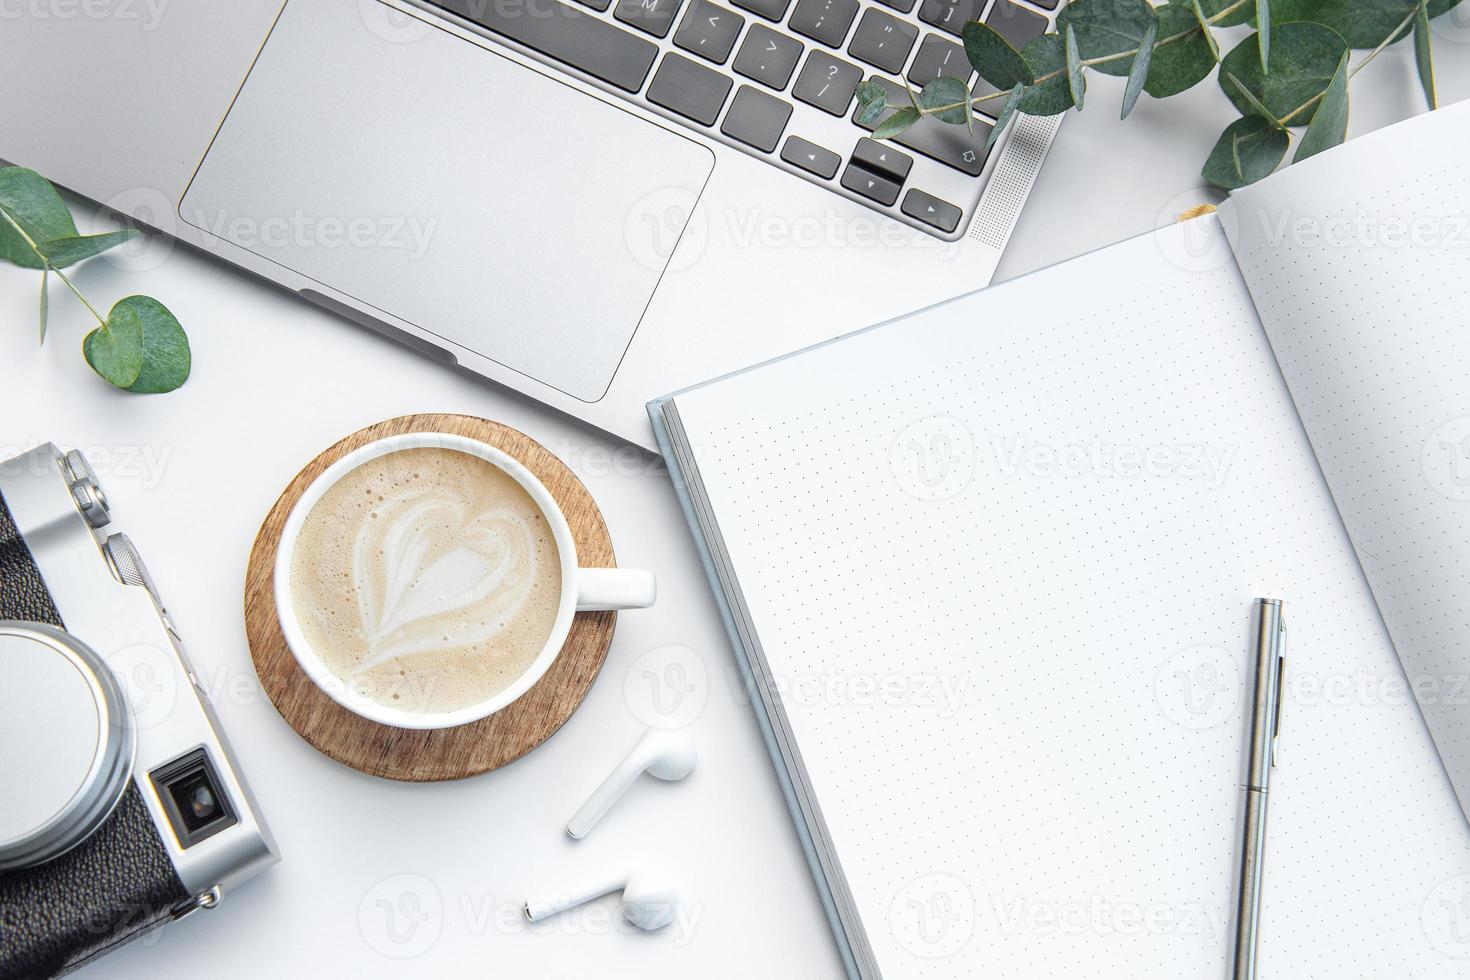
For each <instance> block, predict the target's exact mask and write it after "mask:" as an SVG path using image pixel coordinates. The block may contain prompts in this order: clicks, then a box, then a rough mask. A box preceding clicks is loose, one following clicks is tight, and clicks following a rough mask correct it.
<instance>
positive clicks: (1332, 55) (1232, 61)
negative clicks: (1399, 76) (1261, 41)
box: [1220, 23, 1347, 126]
mask: <svg viewBox="0 0 1470 980" xmlns="http://www.w3.org/2000/svg"><path fill="white" fill-rule="evenodd" d="M1273 34H1274V37H1273V38H1272V41H1271V62H1270V64H1269V65H1268V66H1267V69H1266V71H1265V72H1264V73H1262V71H1261V59H1260V47H1259V46H1258V43H1257V42H1256V40H1255V38H1246V39H1245V40H1244V41H1242V42H1240V44H1238V45H1236V47H1235V49H1234V50H1233V51H1231V52H1230V53H1229V54H1227V55H1226V56H1225V60H1224V61H1222V62H1221V63H1220V87H1221V88H1222V89H1224V91H1225V94H1226V95H1228V96H1229V97H1230V101H1231V102H1234V103H1235V107H1236V108H1237V109H1239V110H1240V113H1241V115H1245V116H1249V115H1251V114H1252V113H1254V112H1256V111H1257V109H1256V103H1260V104H1261V105H1263V106H1265V108H1266V111H1267V112H1268V113H1270V114H1271V117H1272V118H1274V119H1280V120H1283V121H1285V122H1286V123H1288V124H1291V125H1297V126H1300V125H1301V124H1302V120H1301V119H1300V118H1296V119H1287V118H1286V117H1287V116H1288V115H1289V114H1290V113H1292V112H1294V111H1295V110H1296V109H1297V108H1298V107H1300V106H1302V105H1304V104H1306V103H1307V102H1310V101H1311V100H1312V99H1314V98H1316V97H1317V96H1318V95H1320V94H1321V93H1322V91H1323V90H1324V89H1326V88H1327V84H1328V83H1329V82H1331V81H1332V76H1333V75H1334V74H1335V73H1336V72H1337V63H1338V62H1339V61H1340V60H1341V59H1342V55H1343V52H1345V51H1346V50H1347V44H1346V43H1345V42H1344V41H1343V39H1342V38H1341V37H1339V36H1338V34H1337V32H1335V31H1333V30H1332V29H1331V28H1327V27H1323V26H1322V25H1321V24H1282V23H1278V24H1277V25H1276V29H1275V31H1274V32H1273ZM1231 75H1234V76H1235V78H1236V79H1237V80H1238V81H1239V82H1240V83H1241V84H1242V85H1243V86H1244V88H1245V89H1246V90H1247V91H1249V92H1250V97H1247V96H1246V95H1245V94H1244V93H1242V91H1241V90H1240V89H1239V88H1237V87H1236V86H1235V85H1234V84H1233V83H1232V82H1231V81H1230V77H1229V76H1231Z"/></svg>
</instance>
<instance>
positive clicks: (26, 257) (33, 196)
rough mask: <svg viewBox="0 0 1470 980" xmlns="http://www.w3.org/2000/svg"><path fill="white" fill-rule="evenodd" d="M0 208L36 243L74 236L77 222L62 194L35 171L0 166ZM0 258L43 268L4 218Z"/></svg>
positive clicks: (0, 235)
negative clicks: (72, 216) (63, 200)
mask: <svg viewBox="0 0 1470 980" xmlns="http://www.w3.org/2000/svg"><path fill="white" fill-rule="evenodd" d="M0 210H3V211H4V212H5V214H6V215H7V216H8V217H9V218H10V219H11V221H14V222H15V223H16V224H18V225H20V226H21V228H23V229H25V233H26V234H27V235H29V236H30V237H31V239H32V241H35V242H37V243H41V242H49V241H53V240H55V239H58V238H75V237H76V234H77V226H76V223H75V222H74V221H72V220H71V212H70V211H68V210H67V209H66V205H65V204H64V203H62V200H61V195H60V194H58V193H56V188H54V187H52V186H51V184H50V182H49V181H47V180H46V178H45V177H42V176H41V175H40V174H38V173H36V172H35V171H34V170H27V169H25V168H24V167H4V168H0ZM0 260H4V261H6V262H11V263H13V264H15V265H18V266H21V267H22V268H26V269H41V268H44V267H45V263H43V262H42V261H41V259H40V258H39V257H38V256H37V255H36V253H35V252H34V251H33V250H32V249H31V246H30V245H29V244H28V243H27V242H26V240H25V238H24V237H23V236H22V235H21V234H20V232H18V231H16V230H15V228H14V227H12V226H11V223H10V221H5V220H0Z"/></svg>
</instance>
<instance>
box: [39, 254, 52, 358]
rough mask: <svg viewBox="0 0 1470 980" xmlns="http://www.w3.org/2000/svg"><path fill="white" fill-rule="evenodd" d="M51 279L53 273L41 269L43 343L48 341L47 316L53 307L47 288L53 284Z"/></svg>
mask: <svg viewBox="0 0 1470 980" xmlns="http://www.w3.org/2000/svg"><path fill="white" fill-rule="evenodd" d="M50 280H51V273H50V272H49V271H48V270H45V269H42V270H41V343H43V344H44V343H45V342H46V318H47V316H48V314H49V312H50V309H51V296H50V294H49V293H48V292H47V290H46V287H48V286H49V285H51V282H50Z"/></svg>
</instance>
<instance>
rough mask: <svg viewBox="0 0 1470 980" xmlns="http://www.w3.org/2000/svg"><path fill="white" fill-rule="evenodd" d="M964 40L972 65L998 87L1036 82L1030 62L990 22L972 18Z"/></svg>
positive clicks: (964, 30)
mask: <svg viewBox="0 0 1470 980" xmlns="http://www.w3.org/2000/svg"><path fill="white" fill-rule="evenodd" d="M961 39H962V40H963V41H964V42H965V57H966V58H968V59H969V60H970V65H971V66H972V67H973V68H974V69H975V71H977V72H979V73H980V77H981V78H983V79H985V80H986V81H987V82H989V83H990V84H991V85H994V86H995V87H996V88H998V89H1011V88H1015V87H1016V86H1017V85H1030V84H1031V83H1032V82H1034V81H1036V76H1035V74H1033V71H1032V69H1031V67H1030V63H1029V62H1028V61H1027V60H1026V59H1025V58H1024V57H1023V56H1022V54H1021V52H1019V51H1017V50H1016V49H1015V48H1014V47H1012V46H1011V42H1009V41H1007V40H1006V39H1005V38H1004V37H1002V36H1001V35H1000V33H999V32H997V31H996V29H995V28H993V27H991V26H989V25H988V24H982V23H981V22H980V21H976V20H972V21H970V22H969V23H967V24H965V26H964V28H963V30H962V31H961Z"/></svg>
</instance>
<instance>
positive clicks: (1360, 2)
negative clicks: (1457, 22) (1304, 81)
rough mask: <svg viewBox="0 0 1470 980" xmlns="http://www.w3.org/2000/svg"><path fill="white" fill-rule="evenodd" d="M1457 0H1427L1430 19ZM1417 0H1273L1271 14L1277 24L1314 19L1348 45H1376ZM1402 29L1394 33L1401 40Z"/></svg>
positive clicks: (1357, 46)
mask: <svg viewBox="0 0 1470 980" xmlns="http://www.w3.org/2000/svg"><path fill="white" fill-rule="evenodd" d="M1459 2H1460V0H1430V3H1429V11H1428V14H1429V19H1430V20H1433V19H1434V18H1436V17H1438V16H1439V15H1440V14H1443V13H1445V12H1447V11H1449V10H1451V9H1453V8H1454V7H1455V5H1456V4H1458V3H1459ZM1418 5H1419V3H1418V0H1273V2H1272V4H1271V6H1272V8H1273V11H1272V14H1271V16H1272V17H1273V18H1274V19H1275V21H1276V23H1278V24H1285V23H1287V22H1288V21H1313V22H1315V23H1318V24H1322V25H1325V26H1327V27H1330V28H1332V29H1333V30H1334V31H1336V32H1337V33H1338V34H1340V35H1342V37H1343V39H1344V40H1346V41H1347V43H1348V46H1349V47H1353V48H1376V47H1378V45H1379V44H1380V43H1382V42H1383V41H1384V40H1385V39H1386V38H1387V37H1388V36H1389V35H1391V34H1394V32H1395V31H1398V29H1399V25H1400V24H1403V23H1404V21H1405V20H1406V19H1407V18H1408V17H1409V15H1410V14H1412V13H1413V12H1414V8H1415V7H1417V6H1418ZM1408 33H1409V30H1408V29H1405V30H1403V31H1401V32H1399V33H1398V34H1397V36H1395V38H1394V40H1396V41H1397V40H1400V39H1402V38H1403V37H1405V36H1406V35H1407V34H1408Z"/></svg>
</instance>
